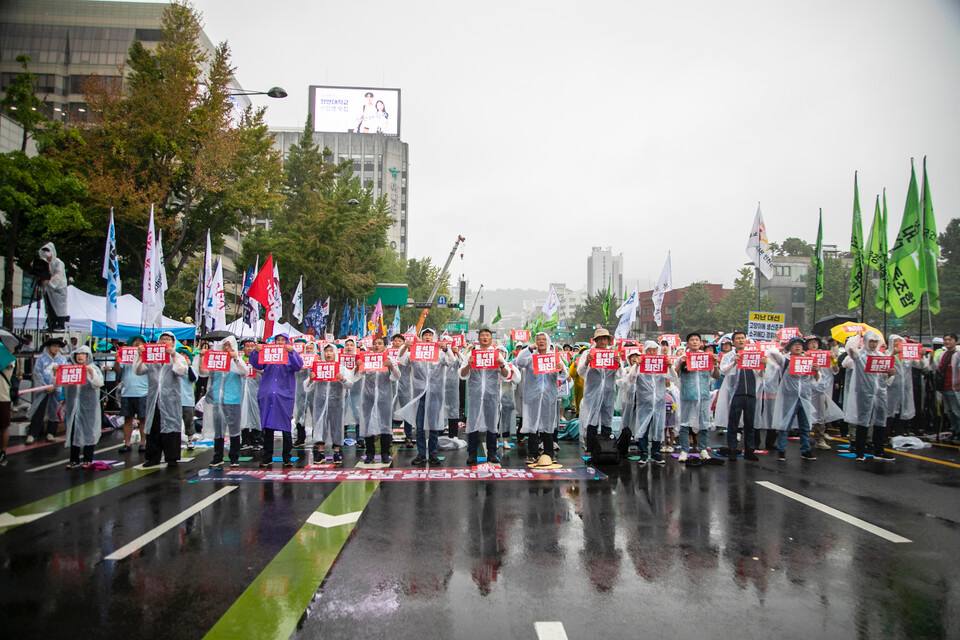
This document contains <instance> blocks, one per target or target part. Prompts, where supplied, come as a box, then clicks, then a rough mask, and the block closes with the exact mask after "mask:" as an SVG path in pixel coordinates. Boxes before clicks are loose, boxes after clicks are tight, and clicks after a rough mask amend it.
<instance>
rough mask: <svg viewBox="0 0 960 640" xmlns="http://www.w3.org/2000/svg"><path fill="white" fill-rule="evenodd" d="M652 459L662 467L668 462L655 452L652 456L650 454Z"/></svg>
mask: <svg viewBox="0 0 960 640" xmlns="http://www.w3.org/2000/svg"><path fill="white" fill-rule="evenodd" d="M650 461H651V462H653V463H654V464H656V465H659V466H661V467H662V466H663V465H665V464H667V461H666V460H664V459H663V456H662V455H660V454H659V453H655V454H653V455H652V456H650Z"/></svg>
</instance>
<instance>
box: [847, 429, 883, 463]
mask: <svg viewBox="0 0 960 640" xmlns="http://www.w3.org/2000/svg"><path fill="white" fill-rule="evenodd" d="M869 430H870V427H861V426H860V425H857V438H856V440H855V441H854V445H853V451H854V453H856V454H857V455H858V456H860V455H863V454H864V453H866V448H867V431H869ZM886 431H887V430H886V428H885V427H874V428H873V455H875V456H879V455H882V454H883V445H884V441H885V439H886Z"/></svg>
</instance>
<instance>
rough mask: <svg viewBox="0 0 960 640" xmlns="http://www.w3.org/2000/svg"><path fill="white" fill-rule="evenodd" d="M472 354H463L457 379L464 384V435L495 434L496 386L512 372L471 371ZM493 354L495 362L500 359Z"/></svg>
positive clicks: (497, 395) (504, 380) (498, 413)
mask: <svg viewBox="0 0 960 640" xmlns="http://www.w3.org/2000/svg"><path fill="white" fill-rule="evenodd" d="M472 351H473V349H467V350H466V351H465V352H464V355H463V362H464V365H463V367H461V369H460V377H461V378H462V379H463V380H466V381H467V433H477V432H481V433H499V424H500V396H501V389H500V384H501V382H508V381H509V380H510V378H511V377H512V376H513V369H512V368H508V369H507V373H506V374H503V373H502V372H501V370H500V368H499V367H498V368H496V369H474V368H472V367H471V366H470V360H471V355H470V354H471V352H472ZM495 353H496V354H497V355H496V357H497V359H498V360H499V359H500V358H503V354H502V353H501V352H500V351H495ZM511 390H512V389H511Z"/></svg>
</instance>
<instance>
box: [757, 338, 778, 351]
mask: <svg viewBox="0 0 960 640" xmlns="http://www.w3.org/2000/svg"><path fill="white" fill-rule="evenodd" d="M773 349H775V350H777V351H779V350H780V343H779V342H772V341H763V342H761V343H760V351H763V352H764V353H766V352H767V351H770V350H773Z"/></svg>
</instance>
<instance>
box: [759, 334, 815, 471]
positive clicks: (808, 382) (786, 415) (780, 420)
mask: <svg viewBox="0 0 960 640" xmlns="http://www.w3.org/2000/svg"><path fill="white" fill-rule="evenodd" d="M803 345H804V342H803V338H799V337H794V338H790V340H789V341H788V342H787V355H783V354H782V353H781V352H780V351H779V350H777V349H770V350H769V351H768V352H767V357H769V358H770V359H771V360H773V361H774V362H775V363H777V364H778V365H779V366H780V377H779V378H780V388H779V390H778V392H777V399H776V401H775V402H774V404H773V428H774V429H775V430H776V431H777V432H778V434H777V460H778V461H781V462H782V461H785V460H786V459H787V433H788V432H789V431H790V428H791V427H792V426H793V425H794V424H796V425H797V427H798V429H799V430H800V457H801V458H803V459H804V460H811V461H812V460H816V459H817V457H816V456H815V455H814V454H813V448H812V447H811V445H810V419H811V416H813V415H814V409H813V388H814V385H815V384H816V382H817V380H818V379H819V378H820V367H818V366H817V364H816V362H814V361H813V358H812V357H810V356H804V354H803Z"/></svg>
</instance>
